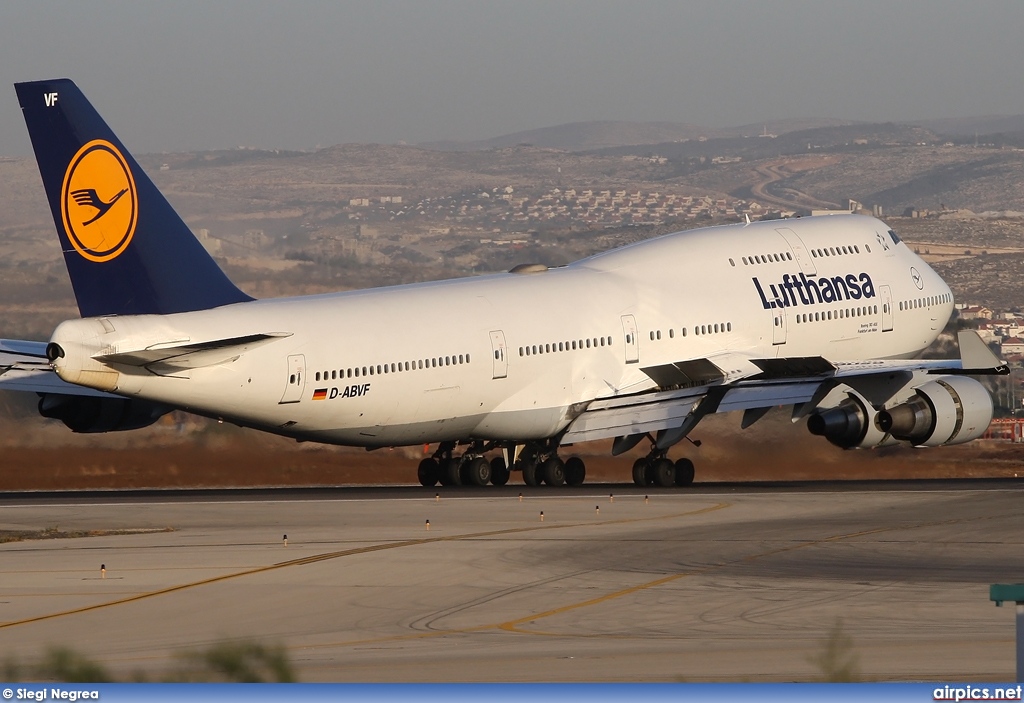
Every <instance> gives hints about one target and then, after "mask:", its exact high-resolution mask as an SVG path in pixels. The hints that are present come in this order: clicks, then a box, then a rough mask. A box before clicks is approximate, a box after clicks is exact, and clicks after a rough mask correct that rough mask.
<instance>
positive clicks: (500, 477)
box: [491, 456, 510, 486]
mask: <svg viewBox="0 0 1024 703" xmlns="http://www.w3.org/2000/svg"><path fill="white" fill-rule="evenodd" d="M509 476H510V472H509V470H508V467H507V466H505V459H504V458H503V457H500V456H496V457H494V458H493V459H491V483H492V484H493V485H495V486H504V485H505V484H506V483H508V479H509Z"/></svg>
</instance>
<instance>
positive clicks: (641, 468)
mask: <svg viewBox="0 0 1024 703" xmlns="http://www.w3.org/2000/svg"><path fill="white" fill-rule="evenodd" d="M633 483H635V484H636V485H638V486H646V485H647V459H637V460H636V461H634V462H633Z"/></svg>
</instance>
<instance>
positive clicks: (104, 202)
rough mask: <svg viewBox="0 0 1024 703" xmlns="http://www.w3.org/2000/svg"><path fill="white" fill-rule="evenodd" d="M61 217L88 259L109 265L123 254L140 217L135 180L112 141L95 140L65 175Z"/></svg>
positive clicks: (78, 248)
mask: <svg viewBox="0 0 1024 703" xmlns="http://www.w3.org/2000/svg"><path fill="white" fill-rule="evenodd" d="M60 207H61V217H62V219H63V221H64V231H65V232H67V235H68V239H69V240H70V241H71V246H73V247H74V248H75V251H77V252H78V253H79V254H81V255H82V256H83V257H85V258H86V259H88V260H89V261H110V260H111V259H114V258H116V257H117V256H119V255H120V254H121V252H123V251H124V250H125V248H126V247H127V246H128V244H129V243H130V242H131V240H132V235H134V234H135V225H136V223H137V222H138V219H139V196H138V192H137V191H136V190H135V179H134V178H132V172H131V169H129V168H128V162H127V161H126V160H125V158H124V156H123V155H122V154H121V152H120V151H118V149H117V147H115V146H114V145H113V144H111V143H110V142H108V141H106V140H103V139H94V140H93V141H91V142H89V143H88V144H86V145H85V146H83V147H82V148H81V149H79V150H78V153H77V154H75V156H74V158H73V159H71V163H69V164H68V170H67V171H66V172H65V174H64V185H63V187H62V188H61V199H60Z"/></svg>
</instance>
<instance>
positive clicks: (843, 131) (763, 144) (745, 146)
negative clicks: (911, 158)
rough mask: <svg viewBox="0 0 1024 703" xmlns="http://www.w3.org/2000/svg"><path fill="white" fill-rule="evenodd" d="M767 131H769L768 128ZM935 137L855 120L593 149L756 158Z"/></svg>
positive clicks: (605, 153)
mask: <svg viewBox="0 0 1024 703" xmlns="http://www.w3.org/2000/svg"><path fill="white" fill-rule="evenodd" d="M769 133H771V132H769ZM937 138H938V137H937V136H936V135H935V133H934V132H931V131H929V130H926V129H924V128H923V127H918V126H914V125H900V124H894V123H892V122H886V123H881V124H872V123H856V124H850V123H847V124H845V125H837V126H826V127H815V128H813V129H801V130H796V131H793V132H787V133H785V134H780V135H778V136H777V137H775V138H774V139H766V138H763V137H759V136H758V137H754V136H746V137H719V138H715V139H708V140H706V141H688V142H665V143H661V144H643V145H634V146H620V147H609V148H606V149H600V150H595V151H593V152H588V153H593V154H597V155H601V156H648V155H651V154H658V155H659V156H665V157H668V158H670V159H692V158H697V157H705V158H713V157H716V156H722V157H729V156H739V157H742V158H743V159H746V160H748V161H749V160H756V159H765V158H772V157H776V156H785V155H792V154H800V153H806V152H807V151H808V150H809V149H810V150H817V149H834V148H846V147H849V148H858V147H859V146H860V145H863V146H864V147H868V146H876V147H877V146H879V145H896V144H916V143H918V142H933V141H936V139H937Z"/></svg>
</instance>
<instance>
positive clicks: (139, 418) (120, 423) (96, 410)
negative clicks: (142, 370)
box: [39, 393, 171, 433]
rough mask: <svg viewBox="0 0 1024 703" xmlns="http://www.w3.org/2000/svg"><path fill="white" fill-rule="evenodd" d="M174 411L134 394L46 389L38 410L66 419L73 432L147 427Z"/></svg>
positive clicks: (55, 417) (54, 417) (62, 419)
mask: <svg viewBox="0 0 1024 703" xmlns="http://www.w3.org/2000/svg"><path fill="white" fill-rule="evenodd" d="M170 411H171V408H169V407H167V406H166V405H159V404H157V403H150V402H148V401H145V400H135V399H131V398H98V397H95V396H87V395H60V394H57V393H44V394H42V396H41V397H40V399H39V414H40V415H42V416H43V417H48V418H51V419H54V420H60V421H61V422H63V423H64V424H65V425H66V426H67V427H68V428H69V429H70V430H71V431H72V432H79V433H95V432H120V431H124V430H137V429H139V428H140V427H148V426H149V425H152V424H153V423H154V422H156V421H157V420H159V419H160V418H161V417H162V416H163V415H166V414H167V413H169V412H170Z"/></svg>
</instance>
